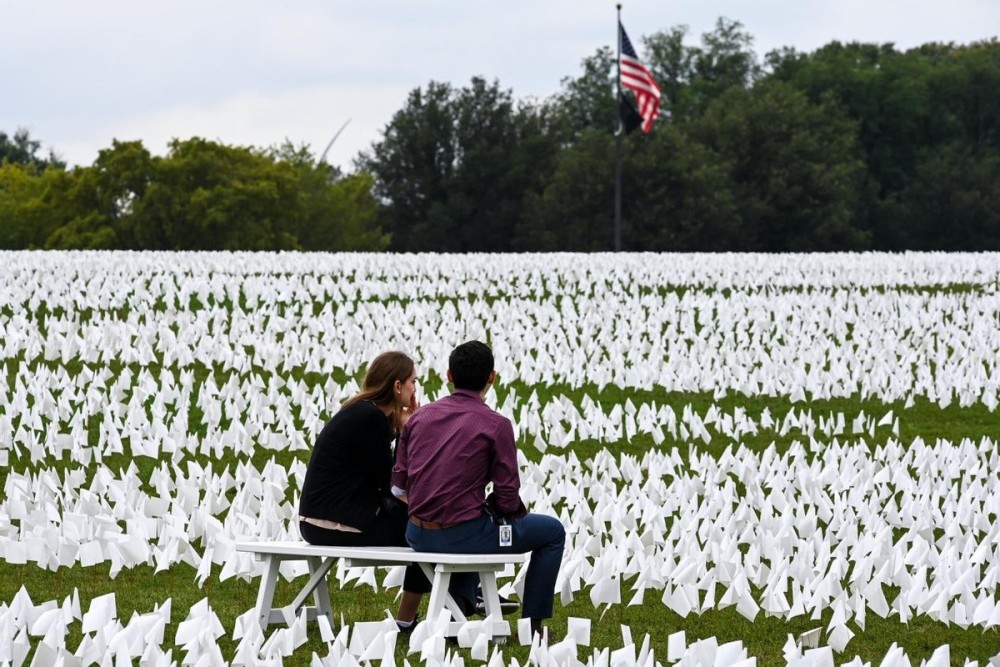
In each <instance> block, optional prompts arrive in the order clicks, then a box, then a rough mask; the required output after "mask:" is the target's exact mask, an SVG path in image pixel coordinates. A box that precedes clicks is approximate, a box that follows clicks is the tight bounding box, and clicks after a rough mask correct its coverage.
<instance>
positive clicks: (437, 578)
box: [420, 563, 468, 634]
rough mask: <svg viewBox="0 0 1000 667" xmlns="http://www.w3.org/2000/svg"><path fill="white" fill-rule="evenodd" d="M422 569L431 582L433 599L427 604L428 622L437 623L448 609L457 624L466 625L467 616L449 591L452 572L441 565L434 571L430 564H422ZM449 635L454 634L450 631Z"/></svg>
mask: <svg viewBox="0 0 1000 667" xmlns="http://www.w3.org/2000/svg"><path fill="white" fill-rule="evenodd" d="M420 568H421V569H422V570H423V571H424V574H425V575H426V576H427V578H428V579H430V580H431V599H430V601H429V602H428V603H427V620H429V621H431V622H436V621H437V619H438V618H439V617H440V615H441V611H442V610H443V609H445V608H447V609H448V612H449V613H450V614H451V618H452V620H453V621H455V624H462V623H465V621H466V620H468V619H466V617H465V614H463V613H462V610H461V609H459V607H458V604H457V603H456V602H455V599H454V598H452V597H451V593H450V592H449V591H448V585H449V584H450V583H451V571H450V570H445V569H444V568H442V567H441V566H440V565H439V566H437V567H435V568H433V569H432V566H431V565H430V564H429V563H420ZM455 624H453V625H455ZM448 634H453V633H451V631H450V630H449V633H448Z"/></svg>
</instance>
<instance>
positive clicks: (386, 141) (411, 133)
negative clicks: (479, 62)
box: [359, 78, 558, 252]
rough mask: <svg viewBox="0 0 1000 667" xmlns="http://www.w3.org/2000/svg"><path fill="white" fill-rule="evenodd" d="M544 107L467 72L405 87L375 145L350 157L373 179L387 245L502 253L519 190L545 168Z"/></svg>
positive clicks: (537, 183)
mask: <svg viewBox="0 0 1000 667" xmlns="http://www.w3.org/2000/svg"><path fill="white" fill-rule="evenodd" d="M547 118H548V117H547V115H546V111H545V110H540V109H537V108H535V107H533V106H531V105H527V104H523V105H520V106H516V105H515V104H514V101H513V99H512V95H511V92H510V91H509V90H504V89H501V88H500V86H499V84H498V83H496V82H493V83H487V82H486V81H485V80H483V79H480V78H473V79H472V81H471V83H470V85H469V86H466V87H464V88H461V89H457V90H456V89H453V88H451V87H450V86H447V85H444V84H438V83H434V82H431V83H430V84H429V85H428V86H427V89H426V91H424V90H422V89H417V90H414V91H413V92H411V94H410V96H409V98H408V100H407V104H406V106H405V107H404V108H403V109H402V110H400V111H399V112H397V113H396V114H395V115H394V116H393V119H392V120H391V121H390V123H389V125H388V126H387V127H386V129H385V130H384V133H383V138H382V140H381V141H379V142H377V143H376V144H374V145H373V146H372V149H371V151H369V152H367V153H365V154H363V155H362V156H361V158H360V159H359V166H360V167H361V168H362V169H364V170H366V171H368V172H370V173H371V174H373V175H374V177H375V179H376V195H377V196H378V197H379V199H380V200H381V201H382V203H383V208H382V215H381V220H382V221H383V225H384V228H385V229H386V230H387V231H389V232H390V233H391V235H392V244H391V246H390V247H391V248H392V249H394V250H408V251H420V250H438V251H451V252H485V251H506V250H512V249H514V248H515V247H517V246H518V239H517V238H516V226H517V222H518V221H519V220H520V219H521V217H522V215H523V213H522V211H523V207H524V201H525V196H526V193H528V192H531V191H533V190H540V188H541V183H542V182H543V181H542V179H541V178H540V177H539V173H540V171H541V172H542V173H544V170H545V169H547V168H548V165H550V164H554V157H553V153H554V152H555V150H556V146H557V141H558V138H557V137H556V136H555V134H553V133H549V132H548V131H547V129H548V128H549V127H550V125H549V121H548V119H547Z"/></svg>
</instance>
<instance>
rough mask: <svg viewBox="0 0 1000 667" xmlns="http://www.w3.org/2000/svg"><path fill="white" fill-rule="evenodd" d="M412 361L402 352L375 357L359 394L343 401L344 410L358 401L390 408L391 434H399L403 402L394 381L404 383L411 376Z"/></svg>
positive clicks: (385, 353) (386, 353)
mask: <svg viewBox="0 0 1000 667" xmlns="http://www.w3.org/2000/svg"><path fill="white" fill-rule="evenodd" d="M414 368H415V366H414V364H413V359H410V358H409V357H408V356H406V355H405V354H403V353H402V352H395V351H393V352H383V353H382V354H380V355H378V356H377V357H375V359H374V360H373V361H372V363H371V364H370V365H369V366H368V372H367V373H365V381H364V383H363V384H362V386H361V392H360V393H358V394H356V395H355V396H352V397H351V398H349V399H347V400H346V401H344V404H343V405H342V406H341V407H344V408H346V407H347V406H348V405H353V404H354V403H357V402H358V401H371V402H372V403H374V404H375V405H377V406H378V407H380V408H385V407H391V408H392V411H391V412H390V413H389V416H390V419H391V423H392V432H393V433H399V429H400V424H402V423H403V401H402V400H401V399H400V397H399V395H398V394H397V393H396V391H395V385H396V381H397V380H398V381H400V382H406V381H407V380H408V379H410V376H411V375H413V369H414Z"/></svg>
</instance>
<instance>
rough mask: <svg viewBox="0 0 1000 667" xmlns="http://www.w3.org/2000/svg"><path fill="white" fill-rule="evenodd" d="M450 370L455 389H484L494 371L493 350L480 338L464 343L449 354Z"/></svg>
mask: <svg viewBox="0 0 1000 667" xmlns="http://www.w3.org/2000/svg"><path fill="white" fill-rule="evenodd" d="M448 370H450V371H451V381H452V384H454V385H455V389H470V390H472V391H482V390H483V387H485V386H486V383H487V382H489V379H490V373H492V372H493V350H491V349H490V348H489V346H488V345H486V344H485V343H481V342H479V341H478V340H470V341H469V342H467V343H462V344H461V345H459V346H458V347H456V348H455V349H454V350H452V351H451V354H450V355H449V356H448Z"/></svg>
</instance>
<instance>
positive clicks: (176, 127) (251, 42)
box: [0, 0, 1000, 167]
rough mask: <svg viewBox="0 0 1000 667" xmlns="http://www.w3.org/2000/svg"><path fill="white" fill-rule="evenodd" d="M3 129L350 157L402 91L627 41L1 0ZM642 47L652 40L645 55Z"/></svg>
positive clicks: (499, 14) (686, 6)
mask: <svg viewBox="0 0 1000 667" xmlns="http://www.w3.org/2000/svg"><path fill="white" fill-rule="evenodd" d="M623 4H624V7H623V9H622V22H623V24H624V25H625V29H626V30H627V31H628V32H629V36H630V37H631V38H632V41H633V42H634V43H636V45H637V46H638V45H639V44H640V38H641V37H642V36H643V35H648V34H650V33H653V32H656V31H658V30H665V29H668V28H670V27H673V26H677V25H686V26H687V27H688V29H689V41H690V43H691V44H698V43H700V37H701V35H702V33H705V32H708V31H711V30H712V28H713V27H714V25H715V22H716V20H717V19H718V18H719V17H720V16H725V17H726V18H729V19H734V20H737V21H740V22H741V23H742V24H743V25H744V27H745V28H746V30H747V31H748V32H749V33H750V34H751V35H753V36H754V38H755V50H756V51H757V53H758V54H759V55H763V54H764V53H766V52H767V51H770V50H771V49H774V48H778V47H782V46H793V47H795V48H796V49H799V50H801V51H811V50H813V49H815V48H817V47H819V46H822V45H823V44H826V43H828V42H830V41H832V40H840V41H845V42H846V41H864V42H893V43H895V44H896V45H897V47H899V48H909V47H912V46H916V45H918V44H922V43H925V42H929V41H939V42H955V43H961V44H965V43H969V42H972V41H977V40H982V39H989V38H991V37H994V36H996V35H997V34H998V31H1000V0H826V1H824V2H819V1H816V0H752V1H751V0H742V1H741V0H718V1H717V2H699V3H696V2H687V3H679V2H675V3H670V2H664V1H662V0H631V1H630V0H625V1H624V3H623ZM0 17H2V19H0V24H2V25H3V27H4V30H3V38H2V39H0V130H2V131H6V132H7V133H8V134H11V133H13V131H14V130H15V129H16V128H19V127H24V128H27V129H28V130H29V131H30V132H31V135H32V137H33V138H35V139H38V140H41V141H42V142H43V145H44V147H45V148H46V149H48V148H52V149H54V150H55V151H56V152H57V154H59V155H61V156H62V158H63V159H65V160H67V161H68V162H69V163H70V164H83V165H89V164H91V163H92V162H93V161H94V159H95V158H96V157H97V151H98V150H99V149H101V148H105V147H108V146H110V145H111V140H112V139H113V138H117V139H122V140H130V139H141V140H142V141H143V142H144V144H145V145H146V147H147V148H149V149H150V150H151V151H153V152H154V153H159V154H162V153H163V152H164V151H165V149H166V142H167V141H168V140H169V139H170V138H172V137H179V138H188V137H191V136H202V137H207V138H210V139H217V140H220V141H223V142H225V143H231V144H242V145H255V146H262V147H263V146H270V145H274V144H278V143H281V142H282V141H283V140H284V139H285V138H288V139H290V140H291V141H293V142H294V143H296V144H300V143H308V144H309V145H310V146H311V147H312V149H313V151H314V152H315V153H319V152H321V151H322V150H323V148H324V147H325V146H326V144H327V142H328V141H329V140H330V139H331V137H332V136H333V135H334V133H335V132H336V131H337V129H338V128H340V127H341V125H343V124H344V123H345V122H347V121H348V120H350V124H349V125H348V126H347V128H346V129H345V130H344V132H343V134H342V135H341V136H340V138H339V139H338V140H337V142H336V143H335V144H334V146H333V148H332V150H331V151H330V154H329V157H328V159H329V161H330V162H331V163H334V164H339V165H341V166H343V167H349V166H350V164H351V161H352V159H353V158H354V156H355V155H357V153H358V152H359V151H360V150H362V149H365V148H367V147H368V146H370V145H371V143H372V142H373V141H376V140H377V139H378V138H379V136H380V132H381V130H382V129H383V128H384V127H385V125H386V123H387V122H388V121H389V119H390V118H391V117H392V114H393V113H394V112H395V111H397V110H398V109H400V108H401V107H402V106H403V103H404V101H405V99H406V95H407V93H408V92H409V91H410V90H412V89H413V88H416V87H419V86H425V85H426V84H427V82H428V81H431V80H436V81H446V82H449V83H452V84H455V85H456V86H463V85H465V84H467V83H468V81H469V79H470V78H471V77H472V76H476V75H480V76H484V77H485V78H487V79H489V80H492V79H498V80H499V82H500V84H501V86H503V87H504V88H510V89H512V90H513V92H514V95H515V97H518V98H521V97H528V96H534V97H545V96H548V95H550V94H552V93H555V92H557V91H558V90H559V83H560V80H561V79H562V78H563V77H565V76H575V75H578V74H579V73H580V72H581V70H580V61H581V60H582V59H583V58H585V57H586V56H588V55H591V54H592V53H593V52H594V51H595V50H596V49H597V48H599V47H601V46H603V45H607V46H612V45H613V44H614V40H615V23H614V21H615V3H614V2H613V1H611V0H437V1H430V0H419V1H404V0H396V1H395V2H390V1H388V0H359V1H357V2H351V3H348V2H341V1H340V0H285V1H284V2H277V1H274V0H272V1H270V2H265V1H263V0H238V1H237V0H198V1H194V0H170V1H169V2H162V1H160V0H127V1H126V0H121V1H117V0H116V1H111V0H88V1H87V2H81V1H80V0H0ZM640 55H642V54H641V52H640Z"/></svg>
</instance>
